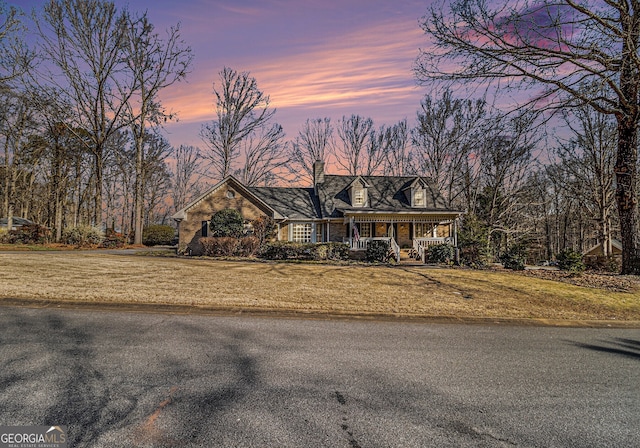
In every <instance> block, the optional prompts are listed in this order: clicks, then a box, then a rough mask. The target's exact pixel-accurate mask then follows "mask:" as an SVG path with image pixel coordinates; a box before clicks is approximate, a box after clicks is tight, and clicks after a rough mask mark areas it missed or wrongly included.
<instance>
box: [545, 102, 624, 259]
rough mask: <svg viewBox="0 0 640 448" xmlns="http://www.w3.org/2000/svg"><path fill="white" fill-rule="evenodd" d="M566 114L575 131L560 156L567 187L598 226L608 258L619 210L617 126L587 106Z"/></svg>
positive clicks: (570, 127)
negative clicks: (615, 172) (615, 180)
mask: <svg viewBox="0 0 640 448" xmlns="http://www.w3.org/2000/svg"><path fill="white" fill-rule="evenodd" d="M571 112H572V113H571V116H570V115H569V113H565V114H564V118H565V123H566V125H567V127H568V128H569V129H571V132H572V137H571V139H570V140H569V141H568V142H563V141H560V142H559V145H558V147H557V148H556V155H557V156H558V158H559V159H560V164H559V171H560V173H561V175H562V178H563V180H564V184H565V186H566V187H567V188H568V190H569V191H570V192H571V193H572V195H573V196H574V197H575V198H576V199H577V200H578V201H579V202H580V204H581V205H582V207H584V208H586V209H587V210H588V211H589V213H590V215H591V216H594V217H595V218H596V220H597V223H598V240H599V242H600V243H602V246H603V248H604V255H605V256H609V255H611V237H612V220H611V215H612V213H613V210H614V208H615V187H614V185H613V169H614V165H615V160H614V154H615V143H616V138H615V137H616V126H615V122H614V120H613V119H611V118H610V117H608V116H607V115H603V114H599V113H597V112H595V111H593V109H587V108H586V107H583V108H577V109H573V110H572V111H571Z"/></svg>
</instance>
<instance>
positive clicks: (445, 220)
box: [173, 161, 462, 259]
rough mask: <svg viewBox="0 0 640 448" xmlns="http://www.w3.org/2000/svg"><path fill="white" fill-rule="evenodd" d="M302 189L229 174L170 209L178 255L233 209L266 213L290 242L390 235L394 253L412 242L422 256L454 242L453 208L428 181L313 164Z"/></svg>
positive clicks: (359, 243) (363, 240) (358, 246)
mask: <svg viewBox="0 0 640 448" xmlns="http://www.w3.org/2000/svg"><path fill="white" fill-rule="evenodd" d="M313 168H314V176H313V185H312V186H310V187H307V188H298V187H293V188H288V187H247V186H245V185H243V184H242V183H241V182H239V181H238V180H237V179H235V178H234V177H232V176H229V177H227V178H226V179H224V180H223V181H221V182H220V183H218V184H216V185H215V186H213V187H212V188H211V189H209V190H208V191H207V192H206V193H204V194H203V195H202V196H200V197H199V198H198V199H196V200H195V201H193V202H191V203H190V204H188V205H187V206H186V207H184V208H183V209H182V210H180V211H178V212H177V213H176V214H175V215H173V219H175V220H176V221H177V222H178V231H179V243H178V251H179V252H180V253H192V254H197V253H199V252H200V251H201V247H200V246H199V243H198V240H199V238H200V237H203V236H207V234H208V228H209V220H210V219H211V216H212V215H213V214H214V213H215V212H217V211H219V210H222V209H225V208H233V209H236V210H238V211H239V212H240V213H241V214H242V216H243V217H244V218H245V219H246V220H248V221H250V220H254V219H256V218H258V217H259V216H265V215H266V216H270V217H271V218H273V220H274V221H275V222H276V224H277V227H278V231H277V239H278V240H283V241H296V242H312V243H315V242H330V241H333V242H345V243H348V244H349V245H350V247H351V249H352V250H355V251H362V250H366V248H367V246H368V244H369V242H371V241H373V240H385V241H388V242H389V243H390V245H391V247H392V248H393V250H394V253H395V255H396V256H397V257H399V256H400V255H399V254H400V248H401V247H402V248H410V249H413V250H414V253H415V254H417V255H419V256H420V257H422V258H423V259H424V250H425V248H426V247H427V246H429V245H433V244H442V243H449V244H452V245H454V246H456V245H457V221H458V219H459V218H460V216H461V215H462V212H461V211H459V210H450V209H447V208H446V207H445V205H444V200H443V198H442V195H441V194H440V192H439V191H438V190H437V188H436V187H435V185H434V183H433V182H432V181H431V180H430V179H427V178H424V177H419V176H401V177H393V176H344V175H329V174H325V172H324V163H323V162H320V161H317V162H316V163H315V164H314V167H313Z"/></svg>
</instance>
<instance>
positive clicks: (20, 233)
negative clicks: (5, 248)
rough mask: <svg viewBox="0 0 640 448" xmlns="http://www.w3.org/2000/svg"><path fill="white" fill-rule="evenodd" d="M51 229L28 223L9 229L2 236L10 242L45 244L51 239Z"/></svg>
mask: <svg viewBox="0 0 640 448" xmlns="http://www.w3.org/2000/svg"><path fill="white" fill-rule="evenodd" d="M50 233H51V232H50V231H49V229H48V228H47V227H45V226H41V225H39V224H27V225H24V226H20V227H18V228H16V229H15V230H9V231H8V232H6V234H5V235H4V237H3V238H2V240H3V242H5V243H8V244H44V243H46V242H48V241H49V236H50Z"/></svg>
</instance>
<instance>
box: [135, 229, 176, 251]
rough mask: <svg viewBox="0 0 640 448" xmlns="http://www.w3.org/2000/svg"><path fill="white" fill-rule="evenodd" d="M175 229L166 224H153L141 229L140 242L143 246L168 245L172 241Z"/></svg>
mask: <svg viewBox="0 0 640 448" xmlns="http://www.w3.org/2000/svg"><path fill="white" fill-rule="evenodd" d="M175 233H176V230H175V229H174V228H173V227H171V226H167V225H160V224H154V225H151V226H148V227H145V228H144V230H143V231H142V244H144V245H145V246H169V245H171V243H172V242H173V239H174V236H175Z"/></svg>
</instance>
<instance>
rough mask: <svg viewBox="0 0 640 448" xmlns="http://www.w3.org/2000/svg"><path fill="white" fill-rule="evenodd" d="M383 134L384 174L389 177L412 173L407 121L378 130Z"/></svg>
mask: <svg viewBox="0 0 640 448" xmlns="http://www.w3.org/2000/svg"><path fill="white" fill-rule="evenodd" d="M380 132H381V133H382V134H383V143H382V144H383V147H384V150H383V151H382V152H383V153H384V155H385V160H384V173H385V174H386V175H389V176H406V175H408V174H409V173H410V172H412V171H413V170H412V168H411V157H412V154H411V152H410V150H409V143H410V142H409V128H408V125H407V119H406V118H405V119H404V120H401V121H399V122H398V123H396V124H394V125H392V126H388V127H385V128H383V129H381V130H380Z"/></svg>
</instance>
